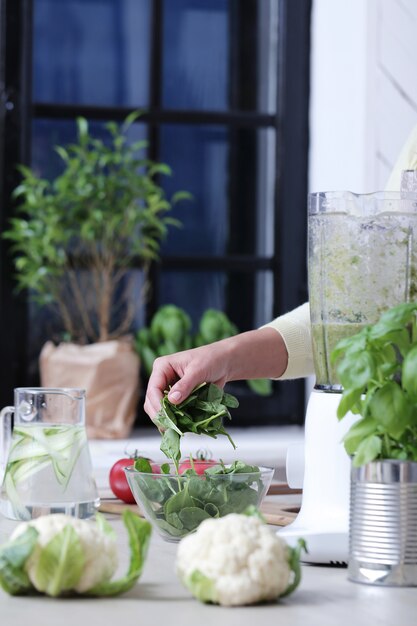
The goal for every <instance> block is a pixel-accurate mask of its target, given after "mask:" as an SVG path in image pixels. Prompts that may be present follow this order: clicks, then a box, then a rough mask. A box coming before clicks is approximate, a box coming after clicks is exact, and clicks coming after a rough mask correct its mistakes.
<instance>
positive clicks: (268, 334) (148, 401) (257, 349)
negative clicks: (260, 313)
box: [144, 327, 288, 419]
mask: <svg viewBox="0 0 417 626" xmlns="http://www.w3.org/2000/svg"><path fill="white" fill-rule="evenodd" d="M287 361H288V355H287V349H286V347H285V343H284V340H283V338H282V336H281V335H280V333H279V332H277V331H276V330H274V329H273V328H267V327H263V328H260V329H259V330H250V331H248V332H246V333H240V334H239V335H235V336H234V337H229V338H227V339H222V340H221V341H216V342H215V343H211V344H208V345H206V346H201V347H199V348H193V349H192V350H185V351H184V352H176V353H175V354H170V355H168V356H164V357H159V358H157V359H155V362H154V365H153V369H152V374H151V376H150V378H149V383H148V388H147V393H146V398H145V407H144V408H145V411H146V412H147V413H148V415H149V416H150V417H151V419H152V418H153V417H154V416H155V415H156V413H157V412H158V410H159V408H160V402H161V398H162V395H163V391H164V389H167V388H168V386H169V385H171V386H172V388H171V391H170V393H169V399H170V401H171V402H174V403H176V404H178V403H179V402H181V401H182V400H183V399H184V398H186V397H187V396H188V395H189V394H190V393H191V391H192V389H193V388H194V387H196V386H197V385H198V384H199V383H201V382H204V381H206V382H211V383H214V384H216V385H218V386H219V387H224V385H225V384H226V383H227V382H229V381H232V380H243V379H249V378H264V377H267V378H279V377H280V376H281V374H283V372H284V371H285V369H286V367H287Z"/></svg>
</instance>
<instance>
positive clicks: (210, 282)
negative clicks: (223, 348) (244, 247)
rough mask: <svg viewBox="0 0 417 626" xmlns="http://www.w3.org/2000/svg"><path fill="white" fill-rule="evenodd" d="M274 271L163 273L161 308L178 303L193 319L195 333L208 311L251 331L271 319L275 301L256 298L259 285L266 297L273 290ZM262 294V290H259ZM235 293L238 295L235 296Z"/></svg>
mask: <svg viewBox="0 0 417 626" xmlns="http://www.w3.org/2000/svg"><path fill="white" fill-rule="evenodd" d="M271 280H272V274H271V272H254V273H253V274H252V273H247V272H245V273H244V272H230V273H226V272H208V271H190V272H176V271H169V270H163V271H162V272H161V276H160V281H159V289H158V306H160V305H162V304H175V305H176V306H179V307H181V308H182V309H184V310H185V311H186V312H187V313H188V314H189V315H190V316H191V318H192V320H193V325H194V330H196V328H197V325H198V322H199V320H200V319H201V316H202V315H203V313H204V311H205V310H206V309H209V308H213V309H219V310H221V311H225V312H226V313H227V315H228V316H229V318H230V319H231V321H232V322H233V323H234V324H236V326H237V327H238V328H239V329H240V330H249V329H251V328H255V327H257V326H260V325H261V324H264V323H266V322H268V321H270V320H271V316H272V299H270V298H268V299H266V300H265V301H264V302H258V301H256V300H255V299H254V297H253V294H254V288H253V284H254V283H255V284H256V286H257V288H259V289H260V288H261V287H262V286H263V288H264V291H263V294H265V293H266V292H267V291H268V289H270V288H271ZM258 293H259V291H258ZM235 294H237V295H236V296H235Z"/></svg>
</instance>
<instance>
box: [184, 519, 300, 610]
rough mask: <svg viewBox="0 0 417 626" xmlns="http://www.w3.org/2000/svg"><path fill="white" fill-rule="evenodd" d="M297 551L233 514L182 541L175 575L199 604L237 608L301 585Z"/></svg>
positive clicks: (205, 524)
mask: <svg viewBox="0 0 417 626" xmlns="http://www.w3.org/2000/svg"><path fill="white" fill-rule="evenodd" d="M301 547H305V546H304V544H303V545H300V548H299V549H292V548H289V547H288V546H287V544H286V543H285V542H284V541H283V540H282V539H281V538H280V537H278V536H277V535H276V534H275V533H273V532H272V531H271V530H270V529H269V528H268V526H267V525H266V524H265V523H264V522H263V521H262V519H260V518H259V517H256V516H248V515H238V514H236V513H232V514H230V515H226V516H225V517H222V518H219V519H208V520H204V521H203V522H202V523H201V524H200V526H199V527H198V529H197V531H196V532H195V533H193V534H191V535H188V536H187V537H184V539H182V540H181V542H180V543H179V546H178V552H177V560H176V570H177V574H178V576H179V578H180V579H181V581H182V582H183V584H184V585H185V586H186V587H187V588H188V589H189V590H190V591H191V592H192V593H193V595H194V596H195V597H196V598H198V599H199V600H201V601H203V602H213V603H215V604H221V605H223V606H238V605H244V604H254V603H257V602H262V601H267V600H276V599H277V598H278V597H280V596H283V595H287V594H288V593H290V592H291V591H293V590H294V589H295V587H296V586H297V585H298V583H299V580H300V566H299V550H300V549H301Z"/></svg>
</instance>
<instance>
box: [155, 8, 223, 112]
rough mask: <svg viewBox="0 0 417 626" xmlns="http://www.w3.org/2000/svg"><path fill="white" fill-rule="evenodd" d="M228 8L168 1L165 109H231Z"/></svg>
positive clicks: (164, 85) (164, 60) (164, 57)
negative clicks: (228, 85)
mask: <svg viewBox="0 0 417 626" xmlns="http://www.w3.org/2000/svg"><path fill="white" fill-rule="evenodd" d="M228 5H229V2H228V0H168V2H165V3H164V30H163V41H164V56H163V72H162V74H163V77H164V82H163V106H164V107H167V108H177V109H210V110H217V109H225V108H227V100H228V87H227V78H228V64H229V61H228V49H229V44H228V31H229V15H228Z"/></svg>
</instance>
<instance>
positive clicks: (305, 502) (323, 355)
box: [279, 187, 417, 565]
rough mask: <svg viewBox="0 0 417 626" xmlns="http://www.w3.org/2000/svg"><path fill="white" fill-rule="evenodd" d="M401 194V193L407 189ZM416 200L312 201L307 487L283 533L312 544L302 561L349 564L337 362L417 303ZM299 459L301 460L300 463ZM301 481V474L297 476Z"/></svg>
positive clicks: (346, 467)
mask: <svg viewBox="0 0 417 626" xmlns="http://www.w3.org/2000/svg"><path fill="white" fill-rule="evenodd" d="M402 189H404V187H402ZM416 236H417V195H416V194H415V193H410V192H409V190H404V191H402V192H376V193H371V194H366V195H360V194H355V193H352V192H348V191H343V192H320V193H312V194H310V195H309V198H308V285H309V300H310V321H311V332H312V342H313V357H314V365H315V373H316V384H315V387H314V389H313V391H312V393H311V396H310V398H309V402H308V406H307V412H306V418H305V440H304V441H305V443H304V455H303V456H304V472H303V480H302V484H300V483H299V482H297V481H291V476H293V475H298V476H300V468H298V471H297V469H296V471H295V472H294V467H293V458H292V456H291V450H289V454H288V456H287V477H288V482H289V485H290V486H291V487H293V488H299V487H301V486H302V488H303V496H302V504H301V509H300V512H299V514H298V516H297V518H296V519H295V521H294V522H293V523H292V524H290V525H289V526H287V527H285V528H283V529H281V530H280V531H279V534H280V535H281V536H282V537H283V538H284V539H285V540H286V541H287V542H288V543H289V544H290V545H294V544H295V543H296V541H297V539H298V538H300V537H303V538H304V539H305V540H306V542H307V547H308V550H309V552H308V554H306V555H304V556H303V560H304V562H308V563H326V564H335V565H337V564H345V563H346V562H347V557H348V534H349V492H350V458H349V456H348V455H347V453H346V452H345V450H344V447H343V442H342V439H343V436H344V434H345V433H346V431H347V430H348V429H349V428H350V426H351V425H352V424H353V422H354V420H355V419H356V416H354V415H352V414H350V415H347V416H346V417H345V418H343V420H342V421H341V422H339V421H338V419H337V415H336V412H337V407H338V404H339V401H340V398H341V393H342V388H341V385H340V383H339V381H338V378H337V371H336V366H335V364H334V363H333V362H332V361H331V353H332V350H333V348H334V347H335V345H336V344H337V343H338V341H340V340H341V339H343V338H345V337H349V336H351V335H353V334H356V333H357V332H358V331H360V330H361V329H362V328H363V327H364V326H366V325H368V324H373V323H374V322H376V321H377V320H378V319H379V317H380V315H381V313H382V312H383V311H384V310H386V309H389V308H391V307H392V306H395V305H397V304H400V303H402V302H407V301H410V300H413V299H415V298H416V296H417V245H416V243H415V242H416ZM298 457H299V454H298ZM301 475H302V474H301Z"/></svg>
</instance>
